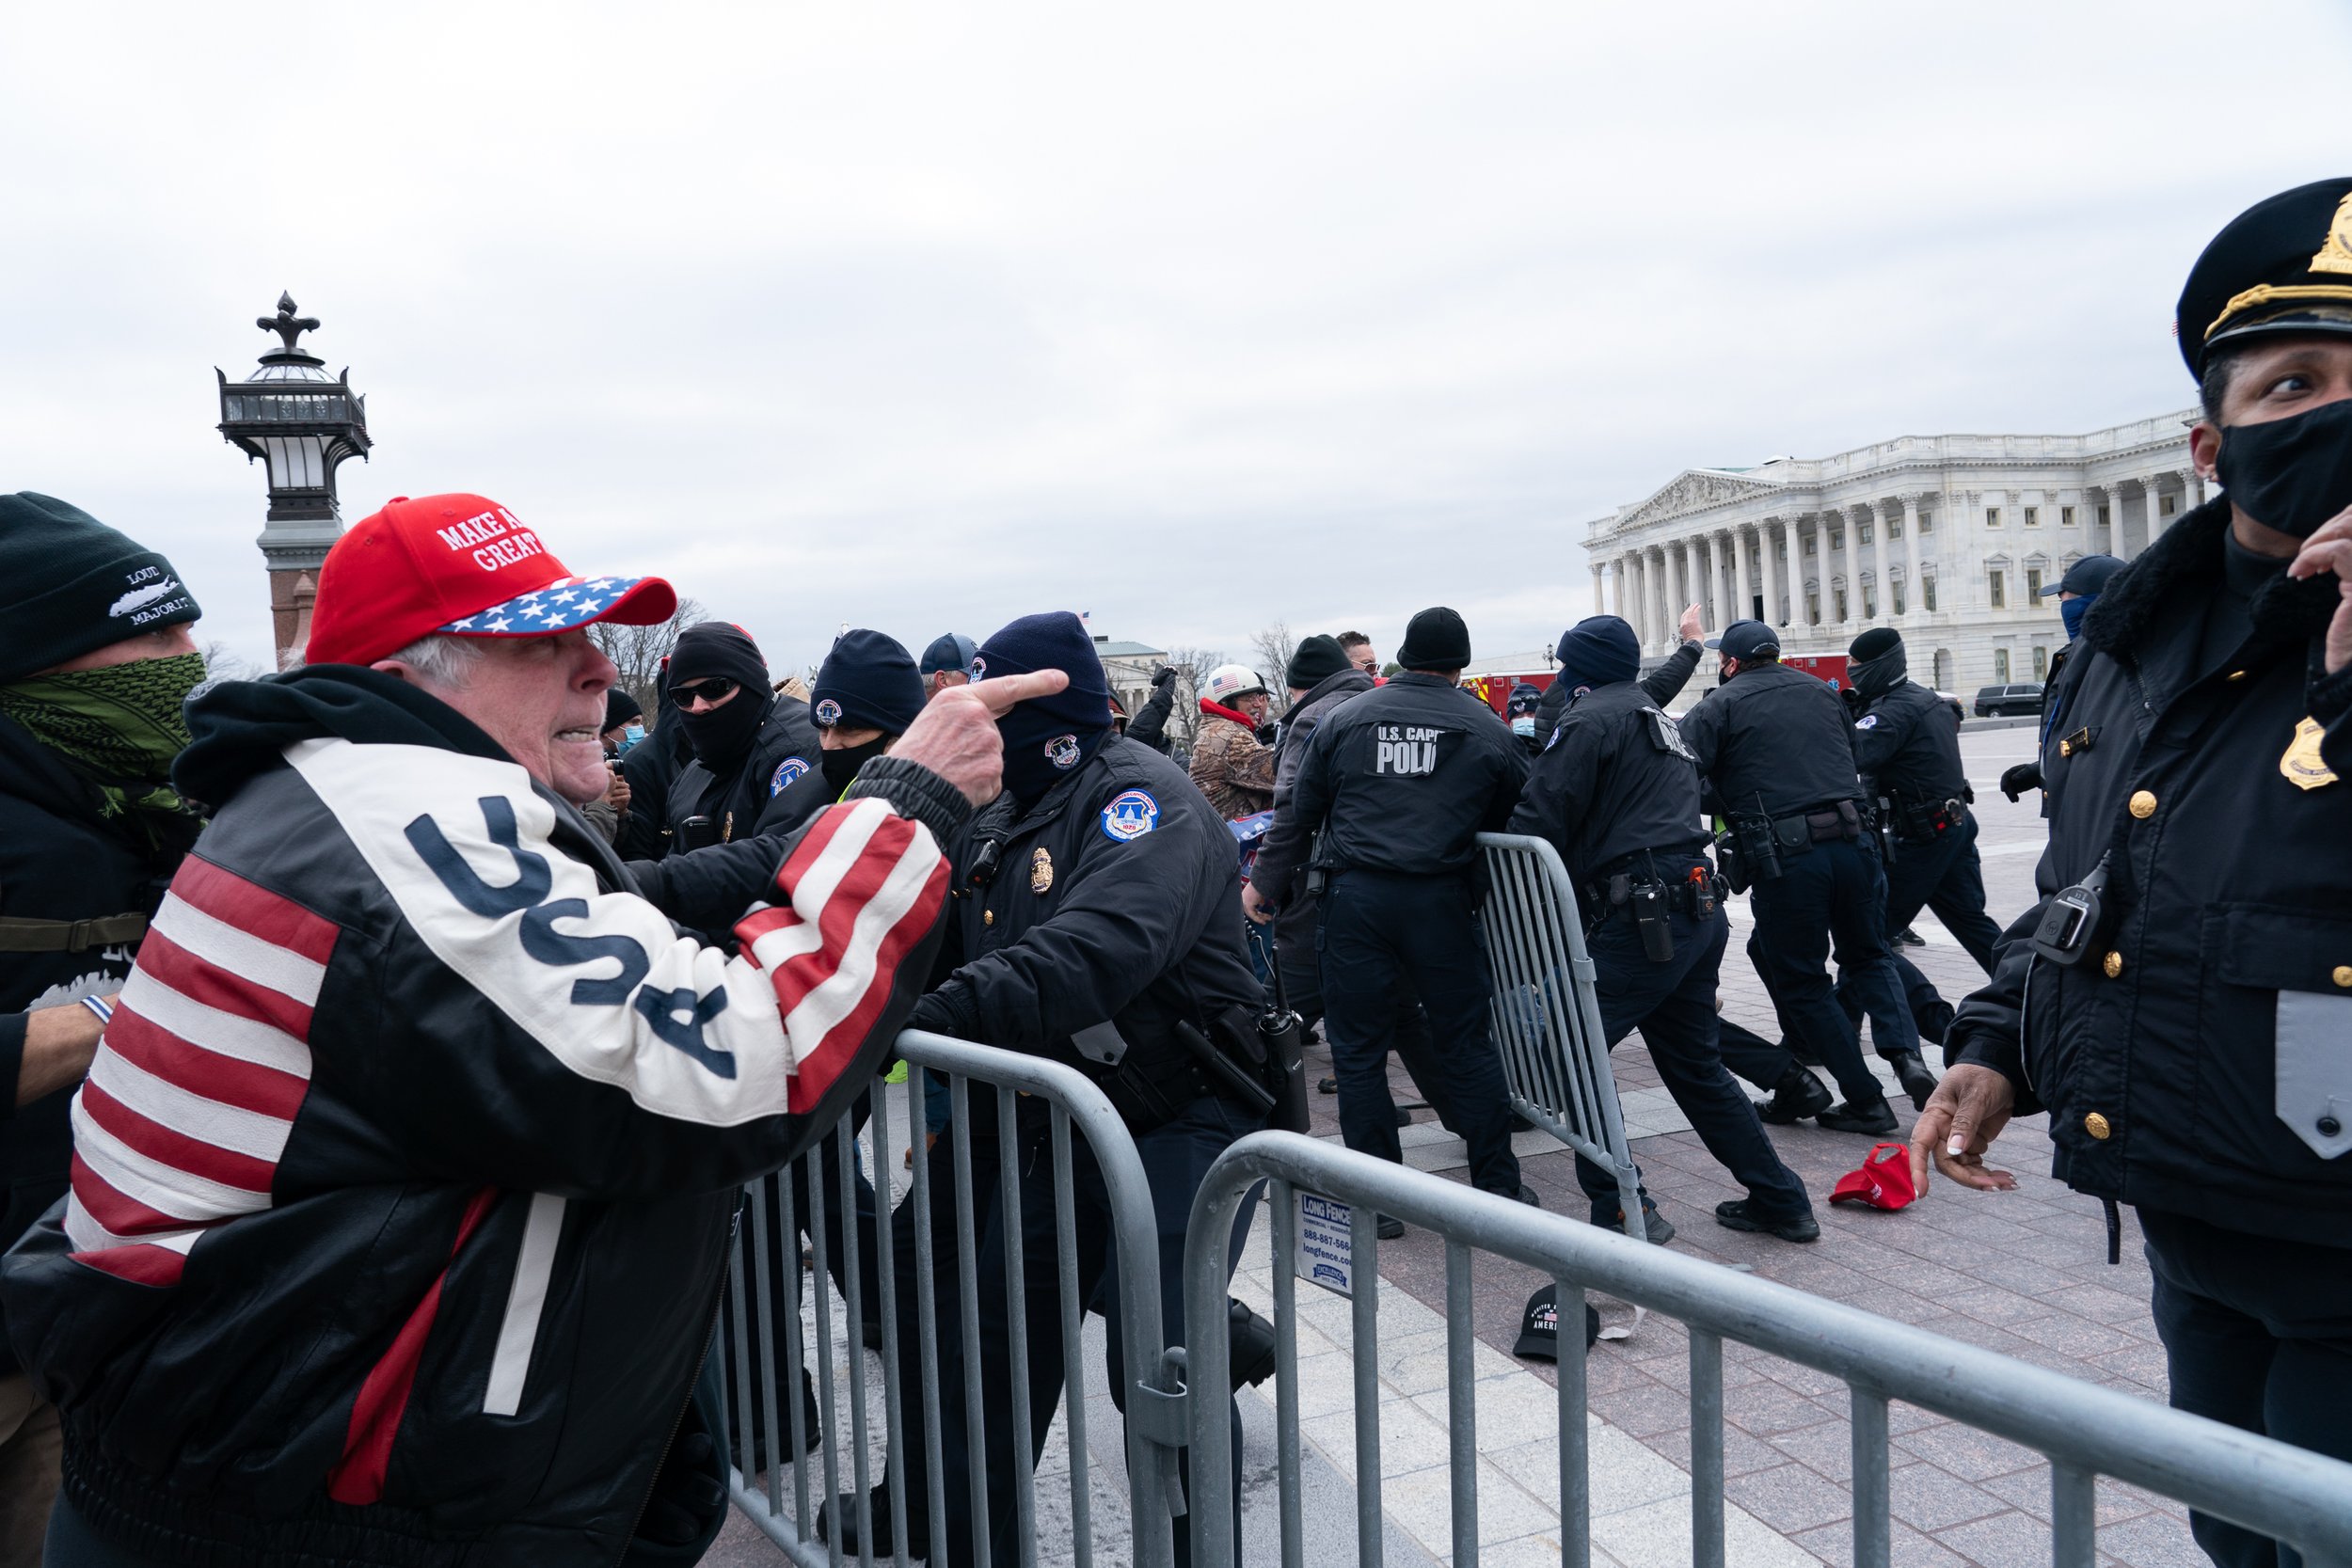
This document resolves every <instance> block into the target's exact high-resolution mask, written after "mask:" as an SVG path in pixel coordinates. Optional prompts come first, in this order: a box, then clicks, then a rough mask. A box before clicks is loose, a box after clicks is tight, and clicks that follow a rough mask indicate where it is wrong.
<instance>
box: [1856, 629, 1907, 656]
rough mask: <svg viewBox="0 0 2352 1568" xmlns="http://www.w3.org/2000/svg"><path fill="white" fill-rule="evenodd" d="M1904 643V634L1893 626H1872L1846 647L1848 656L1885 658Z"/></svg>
mask: <svg viewBox="0 0 2352 1568" xmlns="http://www.w3.org/2000/svg"><path fill="white" fill-rule="evenodd" d="M1902 645H1903V634H1902V633H1901V632H1899V631H1897V630H1896V629H1895V628H1894V627H1893V626H1872V627H1871V628H1870V629H1869V630H1868V631H1866V632H1864V633H1863V634H1862V635H1861V636H1860V637H1857V638H1855V639H1854V640H1853V641H1852V642H1851V644H1850V645H1849V646H1848V647H1847V649H1846V657H1848V658H1883V657H1886V655H1887V654H1889V653H1891V652H1893V651H1894V650H1895V649H1897V648H1899V647H1901V646H1902Z"/></svg>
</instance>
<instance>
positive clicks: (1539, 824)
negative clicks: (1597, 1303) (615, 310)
mask: <svg viewBox="0 0 2352 1568" xmlns="http://www.w3.org/2000/svg"><path fill="white" fill-rule="evenodd" d="M1555 657H1557V658H1558V659H1559V661H1560V673H1559V676H1558V677H1557V679H1558V684H1561V685H1564V686H1565V687H1567V688H1568V689H1569V692H1570V696H1569V698H1568V703H1567V707H1566V710H1565V712H1564V713H1563V715H1562V716H1561V720H1560V724H1559V727H1558V728H1557V729H1555V730H1554V731H1553V732H1552V736H1551V743H1550V745H1549V748H1548V749H1547V750H1546V751H1545V752H1544V754H1543V756H1542V757H1541V758H1539V759H1538V760H1537V762H1536V764H1535V771H1534V776H1533V777H1532V778H1530V779H1529V780H1528V782H1527V791H1526V793H1525V795H1523V796H1522V797H1521V798H1520V800H1519V805H1518V810H1517V811H1516V812H1514V813H1513V814H1512V816H1511V831H1512V832H1516V833H1534V834H1537V835H1539V836H1541V837H1544V838H1548V839H1549V840H1550V841H1551V842H1552V844H1553V846H1554V847H1557V848H1558V849H1559V851H1560V858H1561V860H1562V862H1563V863H1565V865H1566V866H1567V871H1568V877H1569V879H1570V881H1572V882H1573V883H1574V884H1575V886H1576V887H1577V890H1578V892H1577V897H1578V900H1579V907H1580V910H1581V913H1582V914H1583V917H1584V921H1585V927H1586V929H1585V933H1584V946H1585V951H1586V954H1587V955H1588V956H1589V957H1590V958H1591V959H1592V962H1593V968H1594V971H1595V975H1594V986H1595V990H1597V992H1598V997H1599V1003H1600V1022H1601V1031H1602V1033H1603V1035H1604V1036H1605V1037H1607V1039H1608V1041H1609V1043H1610V1044H1611V1045H1612V1046H1614V1045H1615V1044H1616V1043H1617V1041H1619V1040H1621V1039H1623V1038H1624V1037H1626V1036H1627V1035H1628V1034H1629V1033H1631V1032H1632V1031H1633V1030H1635V1029H1637V1028H1638V1029H1640V1030H1641V1031H1642V1038H1643V1040H1644V1042H1645V1044H1647V1045H1648V1047H1649V1053H1650V1058H1651V1060H1653V1061H1654V1062H1656V1063H1657V1064H1658V1073H1659V1076H1660V1077H1661V1078H1662V1079H1663V1080H1664V1081H1665V1084H1666V1088H1667V1092H1669V1093H1670V1094H1672V1095H1673V1096H1674V1099H1675V1103H1676V1104H1677V1105H1679V1106H1680V1107H1682V1113H1683V1115H1685V1116H1687V1117H1690V1118H1691V1126H1692V1131H1694V1132H1697V1133H1698V1135H1699V1140H1700V1141H1701V1142H1702V1143H1704V1144H1705V1145H1706V1146H1707V1151H1708V1153H1710V1154H1712V1155H1713V1156H1715V1158H1716V1160H1718V1161H1719V1162H1721V1163H1722V1164H1723V1165H1724V1168H1725V1169H1727V1170H1729V1171H1730V1172H1731V1174H1732V1176H1733V1177H1734V1178H1735V1179H1737V1180H1739V1181H1740V1183H1741V1184H1742V1185H1744V1186H1745V1187H1746V1188H1747V1189H1748V1196H1746V1197H1744V1198H1735V1199H1731V1200H1729V1201H1726V1202H1724V1203H1721V1204H1718V1205H1717V1206H1716V1209H1715V1218H1716V1220H1717V1221H1718V1222H1719V1223H1721V1224H1723V1225H1726V1226H1729V1227H1732V1228H1733V1229H1735V1230H1761V1231H1767V1232H1770V1233H1771V1234H1772V1235H1775V1236H1779V1237H1781V1238H1782V1239H1783V1240H1785V1241H1791V1242H1810V1241H1812V1240H1814V1239H1815V1238H1816V1237H1818V1236H1820V1233H1821V1228H1820V1225H1819V1224H1818V1223H1816V1222H1815V1220H1814V1218H1813V1205H1812V1203H1811V1201H1810V1200H1809V1199H1808V1198H1807V1197H1806V1196H1805V1193H1804V1183H1803V1182H1801V1181H1799V1180H1797V1177H1796V1174H1795V1173H1794V1172H1793V1171H1791V1170H1789V1168H1788V1166H1787V1165H1785V1164H1782V1163H1781V1160H1780V1157H1779V1155H1777V1154H1775V1153H1774V1152H1773V1151H1772V1142H1771V1140H1770V1139H1768V1138H1767V1137H1766V1136H1765V1135H1764V1129H1763V1127H1762V1126H1761V1125H1759V1124H1758V1123H1757V1121H1756V1108H1755V1106H1753V1105H1751V1104H1750V1103H1749V1102H1748V1098H1747V1096H1746V1095H1744V1094H1742V1093H1740V1089H1739V1087H1738V1085H1734V1084H1733V1083H1732V1081H1731V1074H1730V1073H1728V1072H1727V1071H1725V1070H1724V1061H1723V1054H1722V1052H1721V1049H1720V1047H1719V1046H1718V1044H1717V1040H1716V1017H1715V991H1716V984H1717V980H1718V978H1719V976H1720V974H1721V972H1722V969H1723V959H1724V942H1725V941H1726V940H1727V938H1728V937H1729V935H1730V930H1731V924H1730V922H1729V920H1728V919H1726V918H1725V916H1724V910H1723V903H1722V895H1723V888H1722V884H1721V883H1720V882H1719V881H1718V879H1717V878H1716V875H1715V867H1714V865H1713V863H1711V862H1709V861H1708V858H1707V853H1706V849H1707V845H1708V833H1707V831H1706V829H1705V827H1704V826H1703V825H1702V823H1701V819H1700V816H1699V776H1698V769H1697V768H1696V767H1695V766H1694V765H1693V761H1692V756H1691V751H1690V748H1689V747H1688V746H1685V745H1684V744H1683V742H1682V737H1681V735H1680V733H1679V732H1678V730H1677V727H1676V724H1675V721H1673V720H1672V719H1670V718H1668V717H1667V716H1666V714H1665V712H1664V711H1663V710H1662V708H1661V706H1660V705H1659V702H1658V701H1657V700H1655V699H1653V697H1652V695H1651V693H1650V692H1649V691H1647V690H1645V689H1643V687H1642V686H1640V685H1638V684H1636V683H1635V681H1634V678H1633V677H1634V676H1635V675H1636V674H1638V673H1640V670H1641V661H1642V650H1641V643H1640V641H1639V640H1638V639H1636V638H1635V637H1634V635H1633V628H1632V627H1631V626H1628V625H1626V623H1625V622H1624V621H1622V620H1620V619H1618V618H1617V617H1616V616H1614V615H1596V616H1593V617H1591V618H1590V619H1588V620H1585V621H1582V622H1580V623H1579V624H1578V625H1577V626H1574V627H1572V628H1571V629H1570V630H1569V631H1568V632H1567V633H1566V635H1565V636H1563V637H1562V638H1561V640H1560V641H1559V643H1558V645H1557V650H1556V653H1555ZM1685 674H1686V676H1687V674H1688V666H1687V665H1686V667H1685ZM1668 695H1669V696H1671V695H1672V693H1671V692H1670V693H1668ZM1576 1179H1577V1181H1578V1183H1579V1184H1580V1185H1581V1186H1582V1187H1583V1189H1584V1196H1586V1197H1588V1198H1590V1199H1591V1200H1592V1204H1593V1223H1594V1224H1596V1225H1603V1226H1614V1225H1617V1224H1619V1223H1621V1220H1622V1211H1621V1209H1620V1207H1619V1197H1618V1193H1617V1187H1616V1182H1615V1180H1613V1178H1612V1177H1611V1175H1610V1173H1609V1172H1607V1171H1605V1170H1602V1169H1601V1168H1600V1167H1599V1166H1598V1165H1596V1164H1593V1163H1592V1162H1591V1161H1590V1160H1587V1159H1586V1158H1584V1156H1582V1155H1581V1154H1580V1155H1578V1156H1577V1158H1576ZM1642 1208H1643V1212H1644V1220H1645V1225H1646V1227H1647V1229H1648V1233H1649V1238H1650V1240H1651V1241H1653V1242H1660V1243H1663V1242H1666V1241H1668V1240H1671V1239H1672V1237H1673V1235H1674V1227H1673V1225H1672V1224H1671V1223H1670V1222H1669V1221H1668V1220H1667V1219H1666V1218H1665V1216H1664V1215H1662V1214H1660V1213H1659V1212H1657V1209H1656V1206H1655V1205H1653V1204H1652V1203H1651V1202H1650V1200H1649V1196H1648V1195H1647V1194H1646V1193H1645V1194H1644V1195H1643V1197H1642Z"/></svg>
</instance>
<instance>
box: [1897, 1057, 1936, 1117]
mask: <svg viewBox="0 0 2352 1568" xmlns="http://www.w3.org/2000/svg"><path fill="white" fill-rule="evenodd" d="M1886 1062H1887V1065H1888V1066H1889V1067H1892V1068H1893V1069H1895V1081H1896V1082H1897V1083H1899V1084H1900V1085H1902V1086H1903V1093H1905V1094H1907V1095H1909V1096H1911V1108H1912V1109H1913V1110H1915V1111H1924V1110H1926V1109H1927V1108H1928V1096H1930V1095H1931V1094H1933V1093H1934V1092H1935V1074H1934V1073H1932V1072H1930V1071H1929V1070H1928V1064H1927V1063H1926V1061H1924V1060H1923V1059H1922V1058H1921V1057H1920V1055H1919V1053H1917V1052H1916V1051H1899V1052H1897V1053H1895V1054H1893V1055H1891V1056H1889V1057H1887V1058H1886Z"/></svg>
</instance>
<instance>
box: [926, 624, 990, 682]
mask: <svg viewBox="0 0 2352 1568" xmlns="http://www.w3.org/2000/svg"><path fill="white" fill-rule="evenodd" d="M978 652H979V650H978V649H977V648H975V647H974V646H973V645H972V640H971V639H970V638H968V637H966V636H964V635H963V633H961V632H960V631H951V632H946V633H943V634H942V635H940V636H938V637H934V638H932V639H931V645H930V647H928V648H926V649H924V650H923V666H922V674H923V678H924V679H925V680H929V679H930V677H931V676H933V675H936V674H938V673H940V672H941V671H943V670H957V671H961V672H962V673H964V674H967V675H968V674H970V673H972V656H973V655H975V654H977V653H978Z"/></svg>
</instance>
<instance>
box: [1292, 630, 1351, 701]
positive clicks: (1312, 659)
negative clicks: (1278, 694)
mask: <svg viewBox="0 0 2352 1568" xmlns="http://www.w3.org/2000/svg"><path fill="white" fill-rule="evenodd" d="M1354 668H1355V666H1354V665H1352V664H1350V663H1348V661H1347V651H1346V650H1345V649H1344V648H1342V647H1341V646H1340V640H1339V639H1338V638H1336V637H1330V636H1327V635H1326V634H1324V633H1322V632H1317V633H1316V634H1315V635H1314V636H1312V637H1310V638H1306V639H1303V640H1302V641H1300V642H1299V644H1298V649H1297V651H1296V652H1295V653H1294V654H1292V655H1291V664H1290V668H1289V669H1288V670H1285V671H1284V672H1282V679H1283V681H1284V682H1285V683H1286V684H1287V685H1289V687H1290V688H1291V689H1293V690H1294V691H1311V690H1313V689H1315V688H1316V687H1317V686H1320V685H1321V684H1323V683H1324V682H1325V681H1327V680H1329V679H1330V678H1331V677H1332V676H1333V675H1336V674H1338V673H1340V672H1341V671H1343V670H1352V669H1354Z"/></svg>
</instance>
